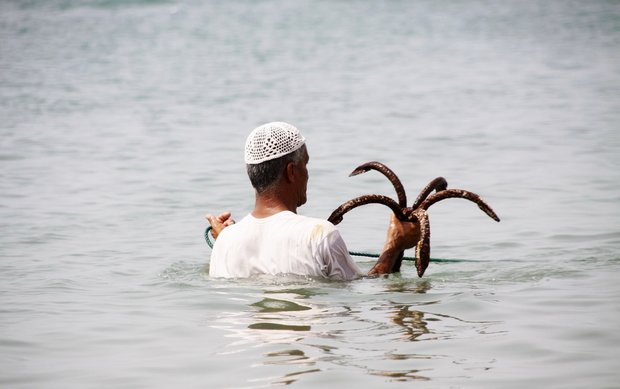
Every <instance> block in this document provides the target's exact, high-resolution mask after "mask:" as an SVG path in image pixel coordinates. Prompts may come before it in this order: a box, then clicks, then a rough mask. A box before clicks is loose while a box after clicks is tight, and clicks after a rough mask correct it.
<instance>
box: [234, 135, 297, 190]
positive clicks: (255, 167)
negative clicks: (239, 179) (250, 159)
mask: <svg viewBox="0 0 620 389" xmlns="http://www.w3.org/2000/svg"><path fill="white" fill-rule="evenodd" d="M305 152H306V145H303V146H301V147H300V148H299V149H297V150H295V151H293V152H292V153H289V154H286V155H283V156H281V157H280V158H276V159H272V160H269V161H265V162H261V163H258V164H246V165H245V167H246V170H247V172H248V177H250V182H251V183H252V186H253V187H254V189H256V192H258V193H262V192H264V191H266V190H267V189H269V188H270V187H271V186H272V185H274V184H275V183H276V182H278V180H280V177H282V173H284V169H285V168H286V166H287V165H288V164H289V163H290V162H293V163H299V162H300V161H301V160H302V159H303V157H304V154H305Z"/></svg>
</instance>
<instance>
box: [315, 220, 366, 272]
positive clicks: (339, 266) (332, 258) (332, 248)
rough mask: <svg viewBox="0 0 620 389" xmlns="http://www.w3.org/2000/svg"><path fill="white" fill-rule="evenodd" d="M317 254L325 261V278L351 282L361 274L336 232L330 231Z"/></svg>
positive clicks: (338, 233)
mask: <svg viewBox="0 0 620 389" xmlns="http://www.w3.org/2000/svg"><path fill="white" fill-rule="evenodd" d="M319 252H320V253H321V256H322V257H323V260H324V261H325V266H326V273H327V277H329V278H331V279H336V280H353V279H356V278H360V277H361V276H362V275H363V273H362V271H361V269H360V268H359V267H358V266H357V264H356V263H355V261H353V258H351V255H350V254H349V250H348V249H347V245H346V244H345V243H344V240H343V239H342V236H341V235H340V232H338V230H335V231H331V232H330V233H329V234H327V236H326V237H325V239H323V240H322V241H321V243H320V247H319Z"/></svg>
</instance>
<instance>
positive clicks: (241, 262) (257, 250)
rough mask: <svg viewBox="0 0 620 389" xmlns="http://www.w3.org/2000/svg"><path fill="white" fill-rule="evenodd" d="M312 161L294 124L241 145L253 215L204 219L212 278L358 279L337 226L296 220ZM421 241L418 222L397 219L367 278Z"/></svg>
mask: <svg viewBox="0 0 620 389" xmlns="http://www.w3.org/2000/svg"><path fill="white" fill-rule="evenodd" d="M308 160H309V156H308V150H307V148H306V145H305V138H304V137H303V136H302V135H301V133H300V132H299V130H297V128H295V127H294V126H292V125H290V124H287V123H283V122H273V123H267V124H264V125H262V126H260V127H257V128H256V129H254V130H253V131H252V133H251V134H250V135H249V136H248V138H247V140H246V144H245V163H246V168H247V172H248V176H249V178H250V182H251V183H252V186H253V187H254V189H255V193H256V200H255V205H254V210H253V211H252V212H251V213H250V214H248V215H247V216H246V217H245V218H243V220H241V221H240V222H239V223H235V222H234V220H233V219H232V216H231V214H230V213H229V212H225V213H222V214H221V215H219V216H217V217H214V216H212V215H207V220H208V221H209V223H210V224H211V227H212V228H213V229H212V234H213V237H214V238H215V239H216V242H215V245H214V247H213V251H212V253H211V263H210V268H209V275H210V276H212V277H227V278H229V277H250V276H253V275H258V274H273V275H275V274H298V275H305V276H312V277H325V278H330V279H340V280H351V279H355V278H358V277H360V276H362V271H361V270H360V269H359V267H358V266H357V264H356V263H355V262H354V261H353V259H352V258H351V256H350V255H349V252H348V250H347V246H346V245H345V243H344V241H343V240H342V237H341V235H340V233H339V232H338V230H337V229H336V227H334V225H333V224H331V223H330V222H328V221H327V220H323V219H317V218H310V217H306V216H300V215H297V208H298V207H300V206H301V205H303V204H304V203H305V202H306V187H307V184H308V169H307V164H308ZM419 240H420V229H419V226H418V225H417V224H414V223H411V222H401V221H399V220H398V219H397V218H396V217H395V216H394V215H392V217H391V220H390V225H389V227H388V230H387V239H386V241H385V245H384V247H383V252H382V254H381V256H380V258H379V260H378V261H377V263H376V264H375V265H374V267H373V268H372V269H371V270H370V271H369V273H368V274H369V275H379V274H387V273H391V272H392V271H393V269H394V268H395V267H396V268H398V266H395V265H397V261H400V260H401V258H399V253H400V252H402V251H403V250H405V249H407V248H411V247H413V246H415V245H416V244H417V242H418V241H419Z"/></svg>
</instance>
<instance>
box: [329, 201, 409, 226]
mask: <svg viewBox="0 0 620 389" xmlns="http://www.w3.org/2000/svg"><path fill="white" fill-rule="evenodd" d="M372 203H376V204H383V205H385V206H388V207H390V209H391V210H392V211H393V212H394V214H395V215H396V217H398V218H399V219H400V220H407V219H408V218H407V215H405V213H404V212H403V209H402V208H401V207H400V205H398V203H397V202H396V201H394V200H392V199H391V198H389V197H387V196H383V195H365V196H360V197H356V198H354V199H351V200H349V201H347V202H345V203H342V204H341V205H340V206H339V207H338V208H336V209H335V210H334V212H332V214H331V215H329V217H328V218H327V220H328V221H330V222H331V223H332V224H338V223H340V222H341V221H342V217H343V216H344V214H345V213H347V212H349V211H350V210H352V209H353V208H357V207H359V206H361V205H365V204H372Z"/></svg>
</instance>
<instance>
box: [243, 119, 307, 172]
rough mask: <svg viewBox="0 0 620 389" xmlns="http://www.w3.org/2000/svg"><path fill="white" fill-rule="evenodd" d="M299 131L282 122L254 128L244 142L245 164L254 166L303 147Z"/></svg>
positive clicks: (302, 138)
mask: <svg viewBox="0 0 620 389" xmlns="http://www.w3.org/2000/svg"><path fill="white" fill-rule="evenodd" d="M305 142H306V139H305V138H304V137H303V136H302V135H301V133H300V132H299V130H298V129H297V128H296V127H294V126H292V125H290V124H288V123H284V122H272V123H267V124H263V125H262V126H260V127H256V128H255V129H254V130H253V131H252V132H251V133H250V135H249V136H248V139H247V140H246V141H245V163H247V164H249V165H255V164H258V163H261V162H265V161H269V160H272V159H276V158H279V157H281V156H283V155H286V154H290V153H292V152H293V151H296V150H298V149H299V148H300V147H301V146H303V145H304V143H305Z"/></svg>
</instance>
